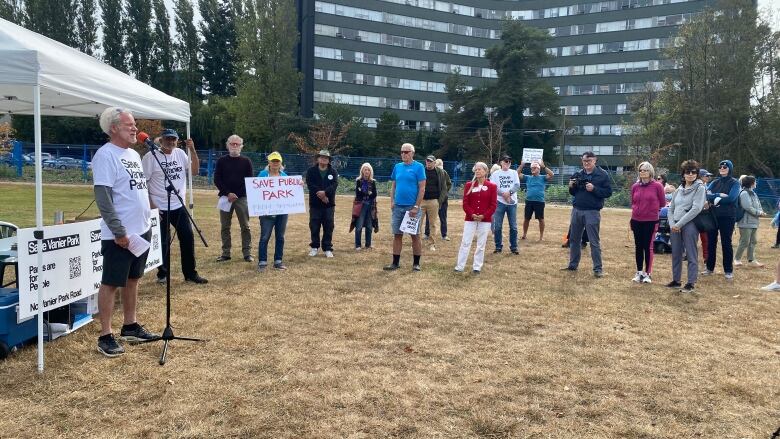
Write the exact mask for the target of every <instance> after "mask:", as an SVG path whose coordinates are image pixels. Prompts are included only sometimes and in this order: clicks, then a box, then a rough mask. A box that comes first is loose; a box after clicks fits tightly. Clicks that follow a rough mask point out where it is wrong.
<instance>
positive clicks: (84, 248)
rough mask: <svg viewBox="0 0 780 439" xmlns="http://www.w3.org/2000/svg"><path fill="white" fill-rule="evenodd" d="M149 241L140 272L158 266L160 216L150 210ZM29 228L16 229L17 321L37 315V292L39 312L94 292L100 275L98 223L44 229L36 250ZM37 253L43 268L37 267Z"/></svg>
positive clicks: (95, 292) (159, 257)
mask: <svg viewBox="0 0 780 439" xmlns="http://www.w3.org/2000/svg"><path fill="white" fill-rule="evenodd" d="M151 220H152V242H151V243H150V244H151V246H150V247H149V256H148V257H147V259H146V269H145V271H146V272H148V271H149V270H151V269H153V268H155V267H158V266H160V265H162V245H160V244H161V242H160V217H159V212H158V211H157V209H155V210H153V211H152V218H151ZM34 231H35V229H34V228H29V229H19V231H18V232H17V238H18V242H19V253H18V260H19V318H20V319H25V318H28V317H32V316H34V315H36V314H37V313H38V291H39V290H42V291H43V311H49V310H52V309H55V308H59V307H61V306H63V305H67V304H69V303H71V302H74V301H76V300H81V299H85V298H87V297H89V296H91V295H93V294H97V292H98V289H99V288H100V279H101V277H102V275H103V255H102V254H101V253H100V220H99V219H96V220H91V221H84V222H80V223H72V224H61V225H56V226H46V227H44V228H43V236H44V239H43V241H41V245H42V247H43V248H42V249H39V248H38V241H37V240H36V239H35V237H34V236H33V232H34ZM38 250H43V264H42V266H41V267H40V271H39V268H38Z"/></svg>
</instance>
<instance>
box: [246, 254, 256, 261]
mask: <svg viewBox="0 0 780 439" xmlns="http://www.w3.org/2000/svg"><path fill="white" fill-rule="evenodd" d="M244 261H246V262H254V261H255V258H253V257H252V256H251V255H246V256H244Z"/></svg>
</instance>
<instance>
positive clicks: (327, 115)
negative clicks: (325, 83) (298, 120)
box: [290, 103, 363, 155]
mask: <svg viewBox="0 0 780 439" xmlns="http://www.w3.org/2000/svg"><path fill="white" fill-rule="evenodd" d="M317 116H318V118H317V119H316V120H315V121H313V123H312V124H311V126H310V127H309V132H308V136H307V137H303V136H300V135H298V134H294V133H292V134H290V140H292V141H293V142H294V143H295V145H296V146H297V147H298V149H299V150H300V151H301V152H302V153H304V154H314V153H316V152H317V151H320V150H323V149H327V150H328V151H330V153H331V154H334V155H335V154H338V153H346V152H347V151H349V150H350V149H351V145H349V144H348V143H347V142H346V141H345V140H346V139H347V136H348V135H349V133H350V130H351V129H352V128H353V127H356V126H361V125H363V118H362V117H360V114H359V113H358V112H357V110H355V109H354V108H352V107H350V106H349V105H344V104H333V103H328V104H323V105H321V106H320V107H319V108H317Z"/></svg>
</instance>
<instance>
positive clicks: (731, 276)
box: [725, 273, 734, 280]
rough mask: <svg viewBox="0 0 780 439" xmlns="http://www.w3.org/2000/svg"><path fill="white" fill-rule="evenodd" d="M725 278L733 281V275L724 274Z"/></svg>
mask: <svg viewBox="0 0 780 439" xmlns="http://www.w3.org/2000/svg"><path fill="white" fill-rule="evenodd" d="M725 276H726V280H732V279H734V273H726V274H725Z"/></svg>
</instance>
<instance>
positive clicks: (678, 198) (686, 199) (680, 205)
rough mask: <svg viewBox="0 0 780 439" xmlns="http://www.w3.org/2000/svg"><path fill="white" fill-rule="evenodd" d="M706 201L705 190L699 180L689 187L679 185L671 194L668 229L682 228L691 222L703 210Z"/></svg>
mask: <svg viewBox="0 0 780 439" xmlns="http://www.w3.org/2000/svg"><path fill="white" fill-rule="evenodd" d="M706 201H707V188H706V187H705V186H704V183H702V181H701V180H698V179H697V180H696V181H694V182H693V184H692V185H691V186H690V187H684V186H683V185H680V187H678V188H677V190H676V191H674V193H673V194H672V202H671V204H669V215H668V217H669V227H678V228H682V227H683V226H684V225H686V224H688V223H689V222H691V221H693V219H694V218H696V215H698V214H699V212H701V210H702V209H703V208H704V203H705V202H706Z"/></svg>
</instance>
